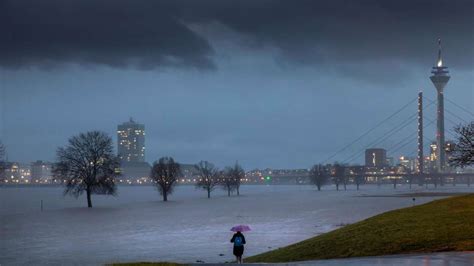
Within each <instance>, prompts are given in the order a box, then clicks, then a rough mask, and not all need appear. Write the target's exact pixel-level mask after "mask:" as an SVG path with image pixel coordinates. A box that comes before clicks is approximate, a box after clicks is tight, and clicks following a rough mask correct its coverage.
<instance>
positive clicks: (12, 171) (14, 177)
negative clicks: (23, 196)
mask: <svg viewBox="0 0 474 266" xmlns="http://www.w3.org/2000/svg"><path fill="white" fill-rule="evenodd" d="M0 168H1V169H2V171H0V181H1V182H2V183H6V184H8V183H10V184H15V183H20V180H21V172H20V164H19V163H16V162H0Z"/></svg>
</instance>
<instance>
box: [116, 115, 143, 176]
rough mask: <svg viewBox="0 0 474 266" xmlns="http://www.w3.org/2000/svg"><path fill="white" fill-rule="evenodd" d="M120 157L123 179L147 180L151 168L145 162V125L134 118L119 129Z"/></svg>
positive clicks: (119, 126)
mask: <svg viewBox="0 0 474 266" xmlns="http://www.w3.org/2000/svg"><path fill="white" fill-rule="evenodd" d="M117 145H118V149H117V151H118V156H119V158H120V168H121V169H120V170H121V175H122V177H121V178H122V179H124V180H130V179H136V181H139V180H141V179H146V178H148V177H149V176H150V170H151V166H150V164H148V163H147V162H145V125H143V124H139V123H137V122H135V121H134V120H133V119H132V118H130V121H128V122H125V123H123V124H121V125H118V127H117Z"/></svg>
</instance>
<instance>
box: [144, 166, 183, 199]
mask: <svg viewBox="0 0 474 266" xmlns="http://www.w3.org/2000/svg"><path fill="white" fill-rule="evenodd" d="M180 174H181V167H180V165H179V163H177V162H175V161H174V159H173V158H172V157H162V158H160V159H159V160H158V161H157V162H155V163H154V164H153V167H152V169H151V179H152V180H153V181H154V182H155V185H156V186H157V188H158V190H159V191H160V194H161V195H162V196H163V201H168V195H170V194H172V193H173V188H174V186H175V185H176V181H177V180H178V176H179V175H180Z"/></svg>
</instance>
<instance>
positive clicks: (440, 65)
mask: <svg viewBox="0 0 474 266" xmlns="http://www.w3.org/2000/svg"><path fill="white" fill-rule="evenodd" d="M442 66H443V60H441V59H439V60H438V67H442Z"/></svg>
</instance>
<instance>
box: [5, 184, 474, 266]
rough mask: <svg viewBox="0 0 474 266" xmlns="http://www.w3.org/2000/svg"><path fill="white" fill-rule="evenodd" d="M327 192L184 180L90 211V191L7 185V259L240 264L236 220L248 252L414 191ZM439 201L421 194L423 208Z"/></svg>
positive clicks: (383, 206) (405, 200) (105, 199)
mask: <svg viewBox="0 0 474 266" xmlns="http://www.w3.org/2000/svg"><path fill="white" fill-rule="evenodd" d="M323 189H324V190H323V191H319V192H318V191H316V190H315V188H314V187H312V186H263V185H262V186H243V187H242V188H241V195H240V196H235V195H234V196H232V197H227V195H226V193H225V192H223V191H222V190H216V191H215V192H214V193H213V194H212V198H211V199H207V197H206V192H204V191H201V190H196V189H195V188H194V187H192V186H180V187H177V188H176V190H175V193H174V194H173V195H172V196H171V197H170V198H169V199H170V201H169V202H161V201H160V199H161V198H160V195H159V193H158V192H157V191H156V189H155V188H154V187H148V186H135V187H134V186H120V187H119V190H118V191H119V194H118V195H117V196H116V197H110V196H97V195H94V196H93V198H92V200H93V204H94V208H92V209H88V208H86V207H85V206H86V200H85V197H80V198H78V199H75V198H73V197H69V196H67V197H63V196H62V191H63V189H62V188H61V187H16V188H15V187H2V188H0V222H1V225H0V236H1V237H0V250H1V252H0V264H1V265H16V264H32V265H41V264H63V265H64V264H67V265H73V264H78V265H79V264H81V265H83V264H88V265H90V264H104V263H111V262H127V261H175V262H187V263H193V262H213V263H218V262H226V261H231V260H233V257H232V246H231V244H230V243H229V240H230V238H231V236H232V233H231V232H229V229H230V228H231V227H232V226H233V225H236V224H248V225H250V227H251V228H252V231H251V232H247V233H245V236H246V238H247V242H248V244H247V245H246V247H245V248H246V252H245V254H244V256H249V255H254V254H258V253H261V252H264V251H267V250H271V249H275V248H278V247H282V246H286V245H288V244H291V243H295V242H298V241H301V240H303V239H306V238H309V237H312V236H316V235H318V234H321V233H325V232H328V231H330V230H333V229H336V228H338V227H340V226H343V225H345V224H350V223H354V222H357V221H359V220H362V219H365V218H367V217H370V216H373V215H376V214H379V213H382V212H385V211H388V210H392V209H397V208H402V207H408V206H412V205H413V201H412V198H411V197H360V196H367V195H369V196H370V195H379V196H380V195H392V194H396V193H403V192H409V190H408V188H407V187H403V186H402V187H399V188H397V189H393V188H392V187H391V186H388V185H387V186H381V187H377V186H370V185H365V186H362V187H361V190H360V191H356V190H355V188H354V187H352V186H350V187H349V190H348V191H335V189H334V187H333V186H327V187H324V188H323ZM411 191H412V192H414V191H426V190H425V189H424V188H418V187H415V188H414V189H413V190H411ZM429 191H430V192H432V191H434V190H433V189H430V190H429ZM438 191H443V192H447V191H457V192H461V191H462V192H464V191H470V190H469V189H468V188H467V187H461V186H457V187H443V188H440V189H438ZM433 199H435V198H434V197H420V198H417V199H416V204H422V203H425V202H428V201H431V200H433ZM41 201H43V211H41V209H40V206H41Z"/></svg>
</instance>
